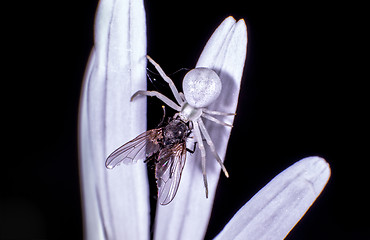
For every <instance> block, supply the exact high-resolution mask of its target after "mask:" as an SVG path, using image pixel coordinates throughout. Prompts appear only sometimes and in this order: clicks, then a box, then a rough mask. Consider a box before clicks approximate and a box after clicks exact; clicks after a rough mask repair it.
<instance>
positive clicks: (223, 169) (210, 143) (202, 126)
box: [198, 118, 229, 178]
mask: <svg viewBox="0 0 370 240" xmlns="http://www.w3.org/2000/svg"><path fill="white" fill-rule="evenodd" d="M198 123H199V127H200V131H201V132H202V134H203V136H204V138H205V139H206V142H207V144H208V145H209V147H210V148H211V152H212V153H213V155H214V156H215V158H216V160H217V162H218V163H219V164H220V166H221V169H222V171H223V172H224V174H225V176H226V177H227V178H228V177H229V173H228V172H227V170H226V167H225V165H224V164H223V163H222V160H221V158H220V156H218V154H217V151H216V148H215V145H214V144H213V142H212V139H211V137H210V136H209V134H208V131H207V129H206V126H204V123H203V121H202V119H201V118H199V120H198Z"/></svg>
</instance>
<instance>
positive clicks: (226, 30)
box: [155, 17, 247, 240]
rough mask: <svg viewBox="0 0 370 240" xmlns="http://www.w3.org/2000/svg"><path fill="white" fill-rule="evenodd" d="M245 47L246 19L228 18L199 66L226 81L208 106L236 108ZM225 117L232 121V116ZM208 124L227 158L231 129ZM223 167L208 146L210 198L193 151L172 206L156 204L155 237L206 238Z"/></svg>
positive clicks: (224, 109) (198, 157)
mask: <svg viewBox="0 0 370 240" xmlns="http://www.w3.org/2000/svg"><path fill="white" fill-rule="evenodd" d="M246 48H247V31H246V25H245V23H244V21H243V20H240V21H238V22H236V21H235V19H233V18H232V17H229V18H226V19H225V21H224V22H223V23H222V24H221V25H220V26H219V27H218V28H217V30H216V31H215V32H214V34H213V35H212V37H211V39H210V40H209V41H208V43H207V45H206V46H205V48H204V50H203V52H202V54H201V56H200V58H199V61H198V63H197V65H196V66H197V67H208V68H211V69H213V70H215V71H216V72H217V73H218V74H219V75H220V78H221V81H222V83H223V89H222V91H221V95H220V97H219V98H218V99H217V100H216V102H215V103H214V104H212V105H211V106H209V107H208V109H211V110H217V111H224V112H229V113H234V112H235V111H236V107H237V103H238V97H239V89H240V82H241V77H242V73H243V67H244V62H245V57H246ZM224 120H225V121H226V122H228V123H232V122H233V117H227V118H225V119H224ZM205 124H206V127H207V129H208V130H209V133H210V136H211V137H212V140H213V141H214V143H215V146H216V149H217V152H218V153H219V155H220V157H221V159H224V156H225V153H226V148H227V143H228V140H229V136H230V131H231V129H230V128H229V127H225V126H221V125H218V124H215V123H213V122H209V121H208V120H205ZM206 148H207V147H206ZM220 169H221V168H220V166H219V164H218V163H217V161H216V160H215V158H214V157H213V155H212V153H211V152H210V151H209V149H207V177H208V183H209V197H208V199H206V198H205V192H204V186H203V177H202V171H201V165H200V153H199V150H197V151H196V152H195V153H194V154H188V156H187V162H186V165H185V168H184V171H183V175H182V180H181V184H180V187H179V190H178V193H177V195H176V197H175V199H174V200H173V201H172V202H171V203H170V204H169V205H166V206H160V205H159V206H158V207H157V215H156V225H155V239H160V240H165V239H178V240H179V239H193V240H196V239H203V237H204V235H205V232H206V230H207V226H208V221H209V218H210V214H211V210H212V206H213V200H214V195H215V192H216V186H217V183H218V179H219V175H220ZM169 223H170V224H169Z"/></svg>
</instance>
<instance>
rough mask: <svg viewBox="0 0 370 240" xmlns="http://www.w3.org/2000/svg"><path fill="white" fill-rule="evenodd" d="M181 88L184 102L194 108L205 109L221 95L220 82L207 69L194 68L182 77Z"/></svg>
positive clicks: (212, 72)
mask: <svg viewBox="0 0 370 240" xmlns="http://www.w3.org/2000/svg"><path fill="white" fill-rule="evenodd" d="M182 88H183V90H184V95H185V99H186V101H187V102H188V103H189V104H190V105H191V106H192V107H196V108H201V107H206V106H208V105H209V104H211V103H212V102H213V101H215V100H216V99H217V97H218V96H219V95H220V93H221V88H222V84H221V80H220V78H219V76H218V75H217V73H215V72H214V71H213V70H211V69H209V68H195V69H192V70H190V71H189V72H188V73H187V74H186V75H185V77H184V80H183V82H182Z"/></svg>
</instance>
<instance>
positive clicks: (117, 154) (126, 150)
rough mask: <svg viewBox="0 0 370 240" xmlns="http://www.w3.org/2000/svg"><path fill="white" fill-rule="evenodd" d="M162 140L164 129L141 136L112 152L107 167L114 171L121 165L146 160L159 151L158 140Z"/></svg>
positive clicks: (106, 163)
mask: <svg viewBox="0 0 370 240" xmlns="http://www.w3.org/2000/svg"><path fill="white" fill-rule="evenodd" d="M160 138H162V129H152V130H149V131H146V132H144V133H142V134H140V135H139V136H137V137H136V138H134V139H133V140H131V141H129V142H128V143H126V144H124V145H122V146H121V147H119V148H117V149H116V150H115V151H114V152H112V153H111V154H110V155H109V156H108V158H107V160H106V162H105V166H106V167H107V168H110V169H112V168H114V167H115V166H117V165H119V164H120V163H124V164H130V163H135V162H137V160H139V159H140V160H145V159H146V157H148V156H150V155H152V154H153V153H155V152H157V151H158V150H159V144H158V140H159V139H160Z"/></svg>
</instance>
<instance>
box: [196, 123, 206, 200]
mask: <svg viewBox="0 0 370 240" xmlns="http://www.w3.org/2000/svg"><path fill="white" fill-rule="evenodd" d="M193 126H194V129H193V130H194V135H195V139H196V140H197V142H198V144H199V145H198V147H199V150H200V155H201V165H202V173H203V182H204V188H205V191H206V198H208V182H207V174H206V150H205V148H204V145H203V140H202V135H201V133H200V130H199V125H198V123H197V122H196V121H194V122H193Z"/></svg>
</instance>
